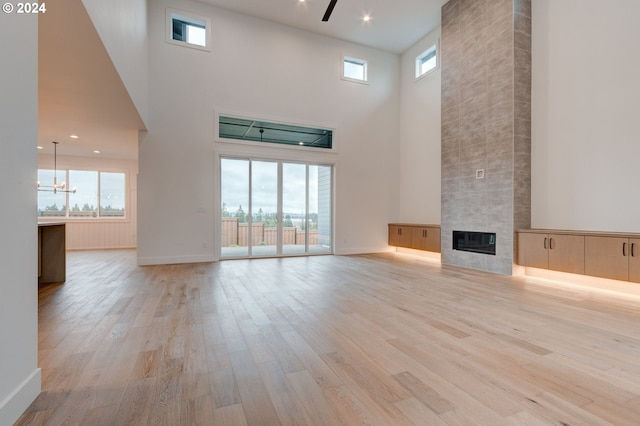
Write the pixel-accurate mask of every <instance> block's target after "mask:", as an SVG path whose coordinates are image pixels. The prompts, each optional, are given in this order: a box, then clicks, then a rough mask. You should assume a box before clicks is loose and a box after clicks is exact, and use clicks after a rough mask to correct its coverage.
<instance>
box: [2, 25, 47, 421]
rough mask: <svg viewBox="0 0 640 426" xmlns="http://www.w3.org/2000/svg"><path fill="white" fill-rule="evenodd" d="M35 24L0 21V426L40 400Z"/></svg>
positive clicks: (36, 56) (36, 42) (36, 55)
mask: <svg viewBox="0 0 640 426" xmlns="http://www.w3.org/2000/svg"><path fill="white" fill-rule="evenodd" d="M37 23H38V20H37V16H36V15H30V16H29V15H22V16H19V15H15V14H6V13H2V14H0V38H1V39H2V40H4V41H3V42H2V43H0V57H1V58H2V62H3V66H2V70H1V71H0V77H1V78H0V93H2V96H0V146H1V147H2V153H1V155H0V173H1V174H2V182H3V185H0V200H2V208H1V209H0V241H1V242H2V248H0V252H1V253H2V254H1V255H0V271H2V277H1V278H0V425H10V424H12V423H13V422H14V421H15V420H16V419H17V418H18V417H19V416H20V415H21V414H22V412H23V411H24V410H25V409H26V408H27V407H28V406H29V404H30V403H31V402H32V401H33V400H34V399H35V397H36V396H37V395H38V394H39V393H40V369H39V368H38V347H37V345H38V312H37V309H38V278H37V269H38V268H37V227H36V209H35V202H36V190H35V183H36V145H37V137H38V134H37V132H38V130H37V129H38V74H37V72H38V27H37ZM16 40H19V43H16V42H13V41H16Z"/></svg>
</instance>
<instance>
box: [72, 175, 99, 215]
mask: <svg viewBox="0 0 640 426" xmlns="http://www.w3.org/2000/svg"><path fill="white" fill-rule="evenodd" d="M69 185H71V187H72V188H73V187H76V188H78V190H77V191H76V193H75V194H73V193H71V194H69V217H98V172H93V171H84V170H69Z"/></svg>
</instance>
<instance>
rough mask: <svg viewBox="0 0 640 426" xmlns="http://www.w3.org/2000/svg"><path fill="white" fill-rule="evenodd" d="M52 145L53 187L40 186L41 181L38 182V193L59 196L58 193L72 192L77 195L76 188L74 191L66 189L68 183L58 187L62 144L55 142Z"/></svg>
mask: <svg viewBox="0 0 640 426" xmlns="http://www.w3.org/2000/svg"><path fill="white" fill-rule="evenodd" d="M51 143H52V144H53V186H47V185H40V181H38V191H47V192H53V193H54V194H57V193H58V192H70V193H72V194H75V193H76V191H77V188H76V187H75V186H74V187H73V189H66V188H67V182H64V181H63V182H62V183H61V184H60V185H58V168H57V166H58V144H59V143H60V142H56V141H53V142H51Z"/></svg>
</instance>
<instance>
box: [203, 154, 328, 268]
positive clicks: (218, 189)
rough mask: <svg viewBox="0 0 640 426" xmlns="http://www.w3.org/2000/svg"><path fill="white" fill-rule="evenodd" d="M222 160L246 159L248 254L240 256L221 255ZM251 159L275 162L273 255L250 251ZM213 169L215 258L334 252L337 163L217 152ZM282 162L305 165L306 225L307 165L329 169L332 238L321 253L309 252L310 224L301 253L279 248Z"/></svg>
mask: <svg viewBox="0 0 640 426" xmlns="http://www.w3.org/2000/svg"><path fill="white" fill-rule="evenodd" d="M223 159H231V160H245V161H249V194H248V197H249V204H248V212H247V214H248V215H249V219H248V223H249V226H248V230H247V232H248V241H247V244H248V247H247V255H241V256H225V257H222V231H221V228H222V225H221V223H222V213H221V212H222V167H221V164H222V160H223ZM254 161H263V162H271V163H277V180H278V183H277V192H278V193H277V210H278V211H277V214H276V216H277V232H276V234H277V240H278V241H277V243H276V253H275V254H267V255H255V254H253V253H252V246H253V235H252V232H253V227H252V220H253V217H252V216H253V214H252V213H253V208H252V205H251V204H252V200H251V195H252V167H251V163H252V162H254ZM215 163H216V164H215V170H216V171H217V173H216V175H217V178H218V184H217V185H214V187H215V202H214V207H215V209H216V211H215V212H214V213H215V214H214V220H215V224H214V235H215V241H214V251H215V254H216V259H217V260H233V259H256V258H257V259H260V258H269V257H301V256H326V255H333V254H335V229H336V225H335V217H336V214H335V205H336V188H335V183H336V178H335V176H336V164H335V163H333V162H329V161H312V160H309V159H288V158H282V157H271V156H258V155H251V154H245V153H242V154H239V153H218V154H217V155H216V161H215ZM285 163H290V164H304V165H305V193H306V196H305V212H306V213H305V220H306V223H307V224H308V223H309V222H308V221H309V214H310V213H309V167H310V166H323V167H329V168H330V195H329V202H330V207H329V211H330V230H329V235H330V236H331V241H330V247H329V251H327V252H321V253H312V252H310V251H309V229H308V228H309V226H308V225H307V226H305V249H304V253H286V254H285V253H283V252H282V247H283V244H282V243H283V241H282V223H283V217H282V216H283V213H282V200H283V197H282V194H283V172H282V170H283V164H285Z"/></svg>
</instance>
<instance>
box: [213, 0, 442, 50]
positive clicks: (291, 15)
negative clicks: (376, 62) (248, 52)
mask: <svg viewBox="0 0 640 426" xmlns="http://www.w3.org/2000/svg"><path fill="white" fill-rule="evenodd" d="M447 1H448V0H393V1H391V0H338V1H337V3H336V6H335V8H334V9H333V13H332V14H331V18H330V19H329V21H328V22H322V17H323V15H324V13H325V11H326V9H327V6H328V5H329V0H304V1H300V0H268V1H265V0H263V1H256V0H200V3H207V4H212V5H214V6H218V7H221V8H223V9H228V10H233V11H235V12H240V13H243V14H246V15H251V16H255V17H258V18H263V19H268V20H270V21H275V22H279V23H282V24H285V25H289V26H292V27H296V28H300V29H303V30H306V31H312V32H315V33H319V34H324V35H328V36H331V37H335V38H339V39H342V40H348V41H352V42H355V43H360V44H364V45H367V46H372V47H375V48H378V49H382V50H386V51H390V52H394V53H402V52H404V51H405V50H407V48H409V47H411V45H413V44H414V43H415V42H416V41H418V40H419V39H420V38H422V36H424V35H425V34H427V33H429V32H430V31H432V30H433V29H435V28H436V27H437V26H438V25H440V8H441V7H442V5H443V4H445V3H446V2H447ZM364 15H369V16H370V17H371V20H370V21H369V22H363V21H362V18H363V17H364Z"/></svg>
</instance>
